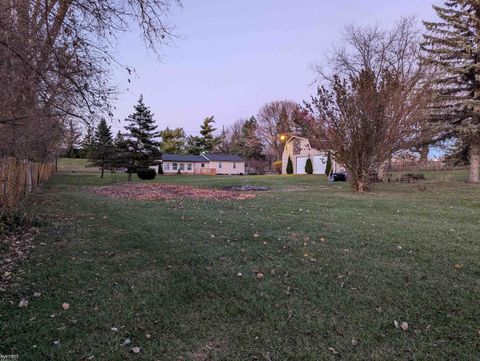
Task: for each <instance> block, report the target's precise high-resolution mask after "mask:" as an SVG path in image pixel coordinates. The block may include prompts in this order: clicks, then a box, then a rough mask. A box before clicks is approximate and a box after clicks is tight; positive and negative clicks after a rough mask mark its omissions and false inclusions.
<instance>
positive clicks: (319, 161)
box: [312, 155, 327, 174]
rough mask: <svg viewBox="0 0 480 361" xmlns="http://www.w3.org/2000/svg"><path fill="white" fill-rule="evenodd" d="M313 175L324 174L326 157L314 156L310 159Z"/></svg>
mask: <svg viewBox="0 0 480 361" xmlns="http://www.w3.org/2000/svg"><path fill="white" fill-rule="evenodd" d="M312 164H313V174H325V170H326V169H327V157H326V156H325V155H315V156H313V158H312Z"/></svg>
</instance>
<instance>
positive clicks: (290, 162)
mask: <svg viewBox="0 0 480 361" xmlns="http://www.w3.org/2000/svg"><path fill="white" fill-rule="evenodd" d="M287 174H293V163H292V159H290V156H288V162H287Z"/></svg>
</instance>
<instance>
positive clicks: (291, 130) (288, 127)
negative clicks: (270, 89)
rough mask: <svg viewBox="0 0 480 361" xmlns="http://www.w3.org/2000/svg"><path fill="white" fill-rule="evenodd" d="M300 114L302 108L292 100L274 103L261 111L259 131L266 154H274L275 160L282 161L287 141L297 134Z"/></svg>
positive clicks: (259, 114) (258, 118)
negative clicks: (297, 120) (296, 127)
mask: <svg viewBox="0 0 480 361" xmlns="http://www.w3.org/2000/svg"><path fill="white" fill-rule="evenodd" d="M300 113H301V106H300V105H299V104H298V103H296V102H293V101H291V100H281V101H273V102H270V103H267V104H265V105H264V106H263V107H262V108H261V109H260V110H259V112H258V114H257V116H256V119H257V122H258V126H257V129H258V134H259V136H260V138H261V139H262V141H263V144H264V147H265V153H266V154H272V153H273V155H274V156H275V160H280V159H282V153H283V148H284V147H285V139H286V138H288V137H289V136H291V135H293V134H295V132H296V129H295V126H296V123H297V122H296V119H297V118H299V117H300ZM282 135H283V140H282V137H281V136H282Z"/></svg>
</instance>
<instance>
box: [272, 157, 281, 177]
mask: <svg viewBox="0 0 480 361" xmlns="http://www.w3.org/2000/svg"><path fill="white" fill-rule="evenodd" d="M282 165H283V162H282V161H281V160H276V161H275V162H273V170H274V171H275V172H277V173H278V174H282Z"/></svg>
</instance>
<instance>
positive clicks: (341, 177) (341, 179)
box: [328, 172, 347, 182]
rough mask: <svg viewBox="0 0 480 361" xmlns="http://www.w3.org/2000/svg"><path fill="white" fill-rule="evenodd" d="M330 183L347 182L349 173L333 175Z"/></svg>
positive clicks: (329, 179)
mask: <svg viewBox="0 0 480 361" xmlns="http://www.w3.org/2000/svg"><path fill="white" fill-rule="evenodd" d="M328 181H329V182H346V181H347V173H346V172H338V173H333V174H332V175H331V176H330V177H329V178H328Z"/></svg>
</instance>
